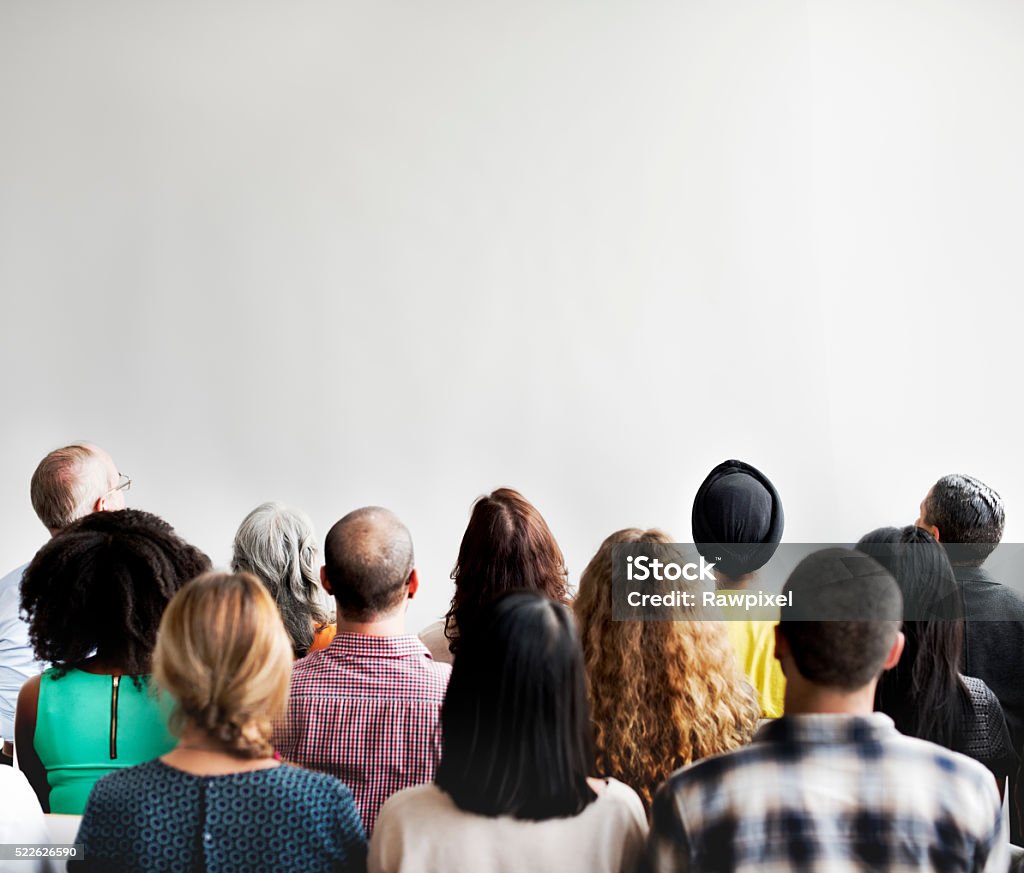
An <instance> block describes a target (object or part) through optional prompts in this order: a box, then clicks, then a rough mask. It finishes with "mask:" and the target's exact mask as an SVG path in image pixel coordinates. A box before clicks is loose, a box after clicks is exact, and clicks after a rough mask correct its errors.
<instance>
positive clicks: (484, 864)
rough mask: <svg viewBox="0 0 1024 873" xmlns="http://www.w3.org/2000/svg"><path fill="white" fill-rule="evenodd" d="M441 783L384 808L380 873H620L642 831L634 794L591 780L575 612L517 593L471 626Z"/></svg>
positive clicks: (636, 854)
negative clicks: (501, 872)
mask: <svg viewBox="0 0 1024 873" xmlns="http://www.w3.org/2000/svg"><path fill="white" fill-rule="evenodd" d="M441 726H442V735H443V746H444V751H443V752H442V756H441V763H440V765H439V766H438V768H437V775H436V777H435V780H434V782H433V784H429V785H420V786H417V787H415V788H407V789H405V790H404V791H400V792H399V793H398V794H395V795H394V796H393V797H391V798H390V799H389V800H388V801H387V802H386V803H385V804H384V806H383V807H382V809H381V812H380V817H379V818H378V819H377V826H376V829H375V830H374V833H373V837H372V840H371V843H370V870H371V871H373V873H421V871H422V873H426V871H435V870H445V871H446V873H462V871H478V870H497V869H501V870H529V871H531V873H574V871H579V873H613V871H614V873H620V871H632V870H634V869H635V868H636V866H637V864H638V863H639V860H640V856H641V854H642V850H643V843H644V837H645V834H646V830H647V822H646V817H645V815H644V809H643V805H642V804H641V802H640V798H639V797H637V795H636V792H634V791H633V790H632V789H631V788H628V787H627V786H625V785H623V784H622V783H621V782H618V781H616V780H615V779H607V780H598V779H594V778H591V774H592V773H593V772H594V752H593V744H592V740H591V726H590V710H589V706H588V705H587V693H586V687H585V682H584V673H583V655H582V651H581V649H580V643H579V638H578V636H577V632H576V626H575V622H574V620H573V617H572V613H571V612H570V611H569V609H568V608H567V607H566V606H564V605H562V604H560V603H554V602H552V601H551V600H549V599H548V598H546V597H544V596H543V595H541V594H537V593H534V592H519V593H513V594H509V595H507V596H505V597H502V598H500V599H499V600H497V601H492V602H491V603H489V604H488V605H487V606H485V607H484V608H483V609H482V610H481V611H480V613H479V614H478V616H477V620H476V621H474V622H473V624H472V625H471V626H469V627H466V628H464V629H463V632H462V634H461V636H460V649H459V654H458V656H457V657H456V658H455V666H454V668H453V670H452V678H451V681H450V683H449V685H448V693H447V696H446V697H445V702H444V707H443V709H442V711H441Z"/></svg>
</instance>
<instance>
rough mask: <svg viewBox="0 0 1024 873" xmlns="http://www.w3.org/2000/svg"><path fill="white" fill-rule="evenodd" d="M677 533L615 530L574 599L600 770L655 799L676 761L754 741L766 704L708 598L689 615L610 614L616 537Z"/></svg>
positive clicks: (650, 542)
mask: <svg viewBox="0 0 1024 873" xmlns="http://www.w3.org/2000/svg"><path fill="white" fill-rule="evenodd" d="M671 542H672V540H671V539H670V538H669V537H668V535H667V534H665V533H663V532H662V531H660V530H647V531H642V530H639V529H637V528H629V529H627V530H620V531H618V532H617V533H613V534H612V535H611V536H610V537H608V538H607V539H606V540H605V541H604V542H603V543H601V547H600V548H599V549H598V550H597V554H596V555H594V557H593V558H592V559H591V561H590V563H589V564H587V567H586V569H585V570H584V571H583V575H582V576H581V577H580V586H579V593H578V594H577V596H576V601H575V603H574V604H573V609H574V611H575V613H576V619H577V621H578V622H579V625H580V635H581V637H582V641H583V655H584V660H585V663H586V667H587V686H588V690H589V693H590V705H591V713H592V718H593V723H594V740H595V746H596V751H597V772H598V773H600V774H602V775H605V776H614V777H615V778H616V779H619V780H621V781H623V782H625V783H626V784H627V785H630V786H632V787H633V788H634V789H636V791H637V793H638V794H639V795H640V797H641V799H642V800H643V802H644V805H645V807H646V808H647V809H650V805H651V801H652V800H653V797H654V793H655V791H656V789H657V787H658V786H659V785H660V784H661V783H662V782H664V781H665V779H666V777H667V776H668V775H669V774H670V773H672V772H673V771H674V770H677V769H679V768H680V767H683V766H685V765H686V764H690V763H692V762H693V761H697V760H699V759H700V758H705V757H707V756H708V755H716V754H718V753H720V752H728V751H729V750H731V749H735V748H737V747H738V746H742V745H745V744H746V743H748V742H750V740H751V738H752V737H753V734H754V730H755V728H756V727H757V722H758V717H759V716H760V713H761V708H760V705H759V704H758V700H757V694H756V692H755V691H754V689H753V687H752V686H751V685H750V682H749V681H748V680H747V678H746V676H745V675H744V674H743V671H742V670H741V669H740V667H739V665H738V664H737V662H736V658H735V656H734V655H733V652H732V647H731V644H730V642H729V635H728V632H727V630H726V628H725V626H724V623H723V622H721V621H712V620H709V619H707V618H704V617H703V613H702V611H701V608H700V607H692V608H689V609H686V612H687V613H688V618H687V620H685V621H613V620H612V547H613V546H614V545H616V544H619V543H624V544H625V543H637V544H643V545H646V546H649V547H653V548H654V549H655V550H657V547H658V546H662V545H667V544H669V543H671ZM669 560H671V558H670V557H669ZM667 584H669V585H671V586H672V587H673V588H679V587H681V586H682V585H683V584H685V583H683V582H682V581H681V580H680V581H678V582H672V583H667ZM680 609H682V607H680Z"/></svg>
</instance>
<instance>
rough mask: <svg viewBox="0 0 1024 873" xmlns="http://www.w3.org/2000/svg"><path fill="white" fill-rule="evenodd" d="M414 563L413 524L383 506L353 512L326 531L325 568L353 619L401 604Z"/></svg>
mask: <svg viewBox="0 0 1024 873" xmlns="http://www.w3.org/2000/svg"><path fill="white" fill-rule="evenodd" d="M414 567H415V555H414V554H413V547H412V536H411V535H410V533H409V529H408V528H407V527H406V526H405V525H404V524H402V522H401V521H399V519H398V516H396V515H395V514H394V513H393V512H391V511H390V510H387V509H384V508H383V507H380V506H365V507H363V508H362V509H357V510H355V511H354V512H350V513H349V514H348V515H346V516H345V517H344V518H342V519H341V520H340V521H338V522H336V523H335V525H334V527H332V528H331V529H330V530H329V531H328V532H327V538H326V540H325V542H324V568H325V572H326V575H327V579H328V581H329V582H330V585H331V588H332V589H333V591H334V599H335V600H336V601H337V603H338V611H339V613H341V615H342V616H344V617H345V618H346V619H348V620H350V621H374V620H376V619H378V618H381V617H384V616H387V615H389V614H392V613H393V612H395V610H397V609H398V608H400V607H401V605H402V604H403V603H404V602H405V600H406V598H407V597H408V585H409V577H410V576H411V574H412V571H413V569H414Z"/></svg>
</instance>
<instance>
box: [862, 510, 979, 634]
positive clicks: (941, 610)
mask: <svg viewBox="0 0 1024 873" xmlns="http://www.w3.org/2000/svg"><path fill="white" fill-rule="evenodd" d="M857 550H858V551H859V552H863V553H864V554H865V555H870V556H871V557H872V558H874V559H875V560H876V561H878V563H879V564H881V565H882V566H883V567H884V568H885V569H886V570H888V571H889V573H890V574H891V575H892V577H893V578H894V579H895V580H896V584H897V585H898V586H899V589H900V594H901V596H902V597H903V616H904V618H905V619H906V620H908V621H938V620H943V621H949V622H953V623H955V622H957V621H958V620H960V619H961V618H962V617H963V610H962V605H961V602H960V597H959V589H958V587H957V582H956V576H955V575H954V574H953V567H952V565H951V564H950V563H949V557H948V556H947V555H946V551H945V549H943V548H942V546H941V544H939V543H938V542H937V541H936V539H935V537H933V536H932V535H931V534H930V533H929V532H928V531H926V530H923V529H922V528H919V527H917V526H915V525H906V526H904V527H901V528H898V527H882V528H878V529H876V530H873V531H871V532H870V533H868V534H865V535H864V536H863V537H861V538H860V540H859V542H858V543H857Z"/></svg>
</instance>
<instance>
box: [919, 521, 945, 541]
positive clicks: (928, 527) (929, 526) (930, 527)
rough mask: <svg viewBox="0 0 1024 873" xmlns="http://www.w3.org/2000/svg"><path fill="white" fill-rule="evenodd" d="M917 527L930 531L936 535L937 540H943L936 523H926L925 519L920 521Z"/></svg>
mask: <svg viewBox="0 0 1024 873" xmlns="http://www.w3.org/2000/svg"><path fill="white" fill-rule="evenodd" d="M917 527H919V528H921V530H926V531H928V533H930V534H931V535H932V536H933V537H935V541H936V542H938V543H941V542H942V537H941V536H939V529H938V528H937V527H936V526H935V525H934V524H925V523H924V522H923V521H918V523H917Z"/></svg>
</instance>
